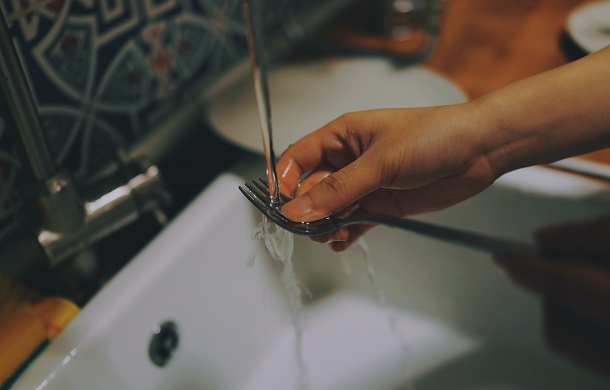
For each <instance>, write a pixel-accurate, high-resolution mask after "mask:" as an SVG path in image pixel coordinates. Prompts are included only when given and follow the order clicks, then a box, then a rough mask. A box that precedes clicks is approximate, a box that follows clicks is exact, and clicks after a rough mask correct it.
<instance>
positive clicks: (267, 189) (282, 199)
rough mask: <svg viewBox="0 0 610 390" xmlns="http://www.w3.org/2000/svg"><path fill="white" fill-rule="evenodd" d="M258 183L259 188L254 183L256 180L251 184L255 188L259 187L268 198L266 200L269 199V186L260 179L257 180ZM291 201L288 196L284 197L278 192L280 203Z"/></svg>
mask: <svg viewBox="0 0 610 390" xmlns="http://www.w3.org/2000/svg"><path fill="white" fill-rule="evenodd" d="M258 181H259V182H260V184H261V185H262V186H259V185H258V184H257V183H256V180H252V182H253V183H255V184H257V187H259V188H260V189H261V190H262V191H264V192H265V194H266V195H267V196H268V198H269V199H271V194H270V193H269V184H267V181H266V180H265V179H263V178H260V177H259V178H258ZM291 200H292V199H291V198H290V197H289V196H287V195H284V194H283V193H282V192H280V203H282V204H284V203H288V202H290V201H291Z"/></svg>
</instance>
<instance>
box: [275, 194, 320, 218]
mask: <svg viewBox="0 0 610 390" xmlns="http://www.w3.org/2000/svg"><path fill="white" fill-rule="evenodd" d="M282 214H284V215H285V216H286V217H287V218H288V219H291V220H293V221H299V222H308V221H313V220H315V219H318V217H316V216H315V215H314V212H313V204H312V203H311V199H309V196H307V195H303V196H299V197H298V198H296V199H294V200H292V201H290V202H288V203H286V204H285V205H284V206H283V207H282Z"/></svg>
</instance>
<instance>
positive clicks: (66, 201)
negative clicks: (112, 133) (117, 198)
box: [0, 9, 85, 231]
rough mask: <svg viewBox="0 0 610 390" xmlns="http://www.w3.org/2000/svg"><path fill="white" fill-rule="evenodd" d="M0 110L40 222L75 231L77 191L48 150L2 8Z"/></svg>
mask: <svg viewBox="0 0 610 390" xmlns="http://www.w3.org/2000/svg"><path fill="white" fill-rule="evenodd" d="M0 53H2V55H0V109H1V112H2V117H3V118H4V120H5V122H6V126H7V129H8V131H9V132H10V134H11V139H12V141H13V143H14V145H15V148H16V149H17V153H18V154H19V157H20V161H21V168H22V170H23V174H24V175H25V176H26V177H27V178H28V179H29V182H30V185H29V188H28V189H27V192H28V195H31V196H32V197H33V202H34V203H35V204H36V206H37V208H38V214H39V219H40V223H41V224H43V225H44V226H45V227H47V228H49V229H52V230H56V231H67V230H71V229H76V228H77V227H78V226H80V225H81V224H82V223H83V221H84V218H85V211H84V209H83V207H82V201H81V200H80V198H79V196H78V192H77V191H76V189H75V188H74V185H73V183H72V181H70V180H68V177H67V175H66V174H65V173H63V172H60V170H59V168H58V166H57V164H56V163H55V161H54V160H53V156H52V154H51V151H50V149H49V146H48V143H47V139H46V136H45V133H44V130H43V127H42V124H41V123H40V119H39V117H38V110H37V108H36V104H35V102H34V98H33V96H32V93H31V91H30V89H29V87H28V82H27V79H26V76H25V72H24V70H23V67H22V66H21V62H20V60H19V56H18V55H17V50H16V48H15V45H14V44H13V41H12V39H11V36H10V34H9V30H8V26H7V24H6V22H5V18H4V15H3V13H2V10H1V9H0Z"/></svg>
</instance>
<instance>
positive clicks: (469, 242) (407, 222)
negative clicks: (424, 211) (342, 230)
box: [350, 215, 542, 255]
mask: <svg viewBox="0 0 610 390" xmlns="http://www.w3.org/2000/svg"><path fill="white" fill-rule="evenodd" d="M354 222H359V223H376V224H381V225H386V226H389V227H394V228H399V229H403V230H408V231H411V232H413V233H418V234H421V235H424V236H427V237H432V238H437V239H440V240H443V241H448V242H452V243H455V244H460V245H462V246H466V247H469V248H473V249H477V250H481V251H485V252H489V253H493V254H498V255H541V254H542V252H541V250H540V249H539V248H537V247H536V246H535V245H533V244H528V243H525V242H518V241H512V240H508V239H503V238H498V237H492V236H487V235H483V234H479V233H474V232H469V231H465V230H460V229H456V228H451V227H446V226H441V225H437V224H433V223H430V222H424V221H419V220H415V219H410V218H396V217H389V216H385V215H367V216H362V217H354V218H350V224H351V223H354Z"/></svg>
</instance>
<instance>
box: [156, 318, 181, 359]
mask: <svg viewBox="0 0 610 390" xmlns="http://www.w3.org/2000/svg"><path fill="white" fill-rule="evenodd" d="M152 332H153V336H152V338H151V340H150V345H149V347H148V356H149V357H150V360H151V361H152V362H153V363H154V364H155V365H157V366H159V367H163V366H165V365H166V364H167V363H169V361H170V360H171V359H172V357H173V356H174V354H175V353H176V350H177V349H178V343H179V341H180V336H179V335H178V327H177V326H176V324H175V323H174V322H172V321H167V322H164V323H163V324H161V325H155V326H153V329H152Z"/></svg>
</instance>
